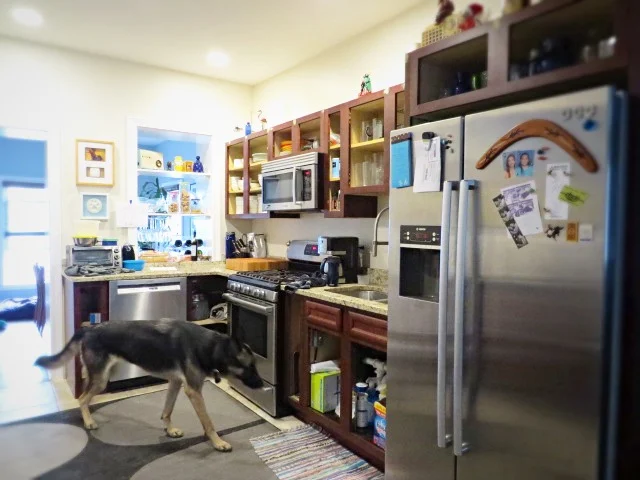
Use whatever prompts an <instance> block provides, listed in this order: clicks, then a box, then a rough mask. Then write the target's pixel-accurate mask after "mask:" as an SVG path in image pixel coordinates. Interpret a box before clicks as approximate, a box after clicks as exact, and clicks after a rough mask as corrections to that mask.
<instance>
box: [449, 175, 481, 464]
mask: <svg viewBox="0 0 640 480" xmlns="http://www.w3.org/2000/svg"><path fill="white" fill-rule="evenodd" d="M475 188H476V181H475V180H462V181H461V182H460V195H459V196H460V204H459V207H458V232H457V234H458V242H457V245H456V282H455V301H454V321H453V328H454V330H453V454H454V455H456V456H458V457H460V456H462V455H464V454H465V453H467V451H468V450H469V445H468V444H467V443H466V442H465V441H464V440H463V412H462V395H463V386H464V382H463V366H464V293H465V292H464V286H465V280H466V261H467V258H466V246H467V217H468V215H469V190H473V189H475Z"/></svg>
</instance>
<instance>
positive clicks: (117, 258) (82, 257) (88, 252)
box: [67, 245, 122, 267]
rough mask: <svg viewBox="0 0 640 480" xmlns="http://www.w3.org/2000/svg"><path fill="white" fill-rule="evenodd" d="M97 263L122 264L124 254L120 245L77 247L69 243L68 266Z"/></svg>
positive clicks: (118, 265) (112, 265)
mask: <svg viewBox="0 0 640 480" xmlns="http://www.w3.org/2000/svg"><path fill="white" fill-rule="evenodd" d="M89 263H91V264H96V265H103V266H111V267H121V266H122V255H121V253H120V247H118V246H116V245H114V246H97V247H76V246H74V245H67V266H68V267H70V266H71V265H87V264H89Z"/></svg>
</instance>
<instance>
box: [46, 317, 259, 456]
mask: <svg viewBox="0 0 640 480" xmlns="http://www.w3.org/2000/svg"><path fill="white" fill-rule="evenodd" d="M78 354H80V358H81V360H82V364H83V367H84V368H83V370H84V373H85V375H84V376H85V377H86V381H85V385H84V392H83V393H82V395H81V396H80V398H79V399H78V402H79V403H80V411H81V413H82V419H83V421H84V426H85V428H87V429H88V430H94V429H96V428H98V425H97V424H96V422H95V421H94V420H93V418H92V417H91V413H90V412H89V403H90V402H91V399H92V398H93V397H94V396H95V395H97V394H99V393H101V392H102V391H103V390H104V389H105V387H106V386H107V382H108V381H109V374H110V372H111V369H112V368H113V366H114V365H115V364H116V363H117V361H118V360H126V361H127V362H130V363H133V364H134V365H137V366H138V367H140V368H142V369H144V370H146V371H147V372H148V373H149V374H151V375H153V376H154V377H159V378H164V379H166V380H168V381H169V389H168V391H167V398H166V400H165V404H164V410H163V411H162V416H161V417H160V418H161V419H162V421H163V422H164V429H165V431H166V432H167V435H168V436H169V437H172V438H179V437H182V435H183V433H182V431H181V430H180V429H178V428H176V427H174V426H173V425H172V423H171V413H172V412H173V407H174V405H175V403H176V397H177V396H178V393H179V391H180V387H181V386H183V385H184V391H185V393H186V394H187V397H188V398H189V400H190V401H191V404H192V405H193V408H194V409H195V411H196V414H197V415H198V418H199V419H200V423H202V427H203V428H204V433H205V435H206V436H207V437H208V438H209V440H211V443H213V447H214V448H215V449H216V450H219V451H221V452H228V451H230V450H231V445H229V444H228V443H227V442H225V441H224V440H222V439H221V438H220V437H219V436H218V434H217V433H216V431H215V429H214V426H213V423H212V422H211V419H210V418H209V415H208V413H207V410H206V408H205V403H204V398H203V397H202V386H203V384H204V381H205V379H206V378H207V377H211V378H214V379H215V381H216V382H219V381H220V375H222V376H226V375H233V376H235V377H237V378H238V379H240V380H241V381H242V382H243V383H244V384H245V385H247V386H248V387H250V388H261V387H262V386H263V382H262V379H261V378H260V375H259V374H258V371H257V370H256V366H255V358H254V356H253V352H252V351H251V349H250V348H249V347H248V346H247V345H244V344H242V343H241V342H240V341H238V340H237V339H235V338H233V337H230V336H228V335H223V334H220V333H216V332H212V331H210V330H207V329H206V328H204V327H201V326H198V325H194V324H192V323H189V322H185V321H178V320H171V319H162V320H150V321H136V322H106V323H103V324H100V325H98V326H95V327H88V328H83V329H81V330H78V331H77V332H76V333H75V334H74V335H73V337H72V338H71V340H70V341H69V343H67V345H66V346H65V347H64V349H62V351H61V352H60V353H58V354H56V355H52V356H43V357H40V358H38V359H37V360H36V365H38V366H40V367H44V368H47V369H52V368H58V367H61V366H63V365H65V364H66V363H67V362H68V361H69V360H71V359H72V358H73V357H74V356H76V355H78Z"/></svg>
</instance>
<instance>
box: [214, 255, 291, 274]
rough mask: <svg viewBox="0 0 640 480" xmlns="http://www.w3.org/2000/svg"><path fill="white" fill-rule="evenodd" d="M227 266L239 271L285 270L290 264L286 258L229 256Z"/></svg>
mask: <svg viewBox="0 0 640 480" xmlns="http://www.w3.org/2000/svg"><path fill="white" fill-rule="evenodd" d="M226 264H227V268H228V269H229V270H236V271H238V272H258V271H263V270H283V269H286V268H287V267H288V265H289V262H287V260H286V259H285V258H229V259H227V262H226Z"/></svg>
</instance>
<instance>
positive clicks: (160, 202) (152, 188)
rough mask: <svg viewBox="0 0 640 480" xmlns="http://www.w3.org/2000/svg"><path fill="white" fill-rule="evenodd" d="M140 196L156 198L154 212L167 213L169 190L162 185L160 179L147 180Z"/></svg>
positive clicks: (150, 198)
mask: <svg viewBox="0 0 640 480" xmlns="http://www.w3.org/2000/svg"><path fill="white" fill-rule="evenodd" d="M140 197H142V198H146V199H148V200H154V201H155V204H154V207H153V211H154V213H167V191H166V190H165V188H164V187H161V186H160V179H158V178H156V179H155V180H152V181H148V182H145V183H144V185H142V189H141V190H140Z"/></svg>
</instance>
